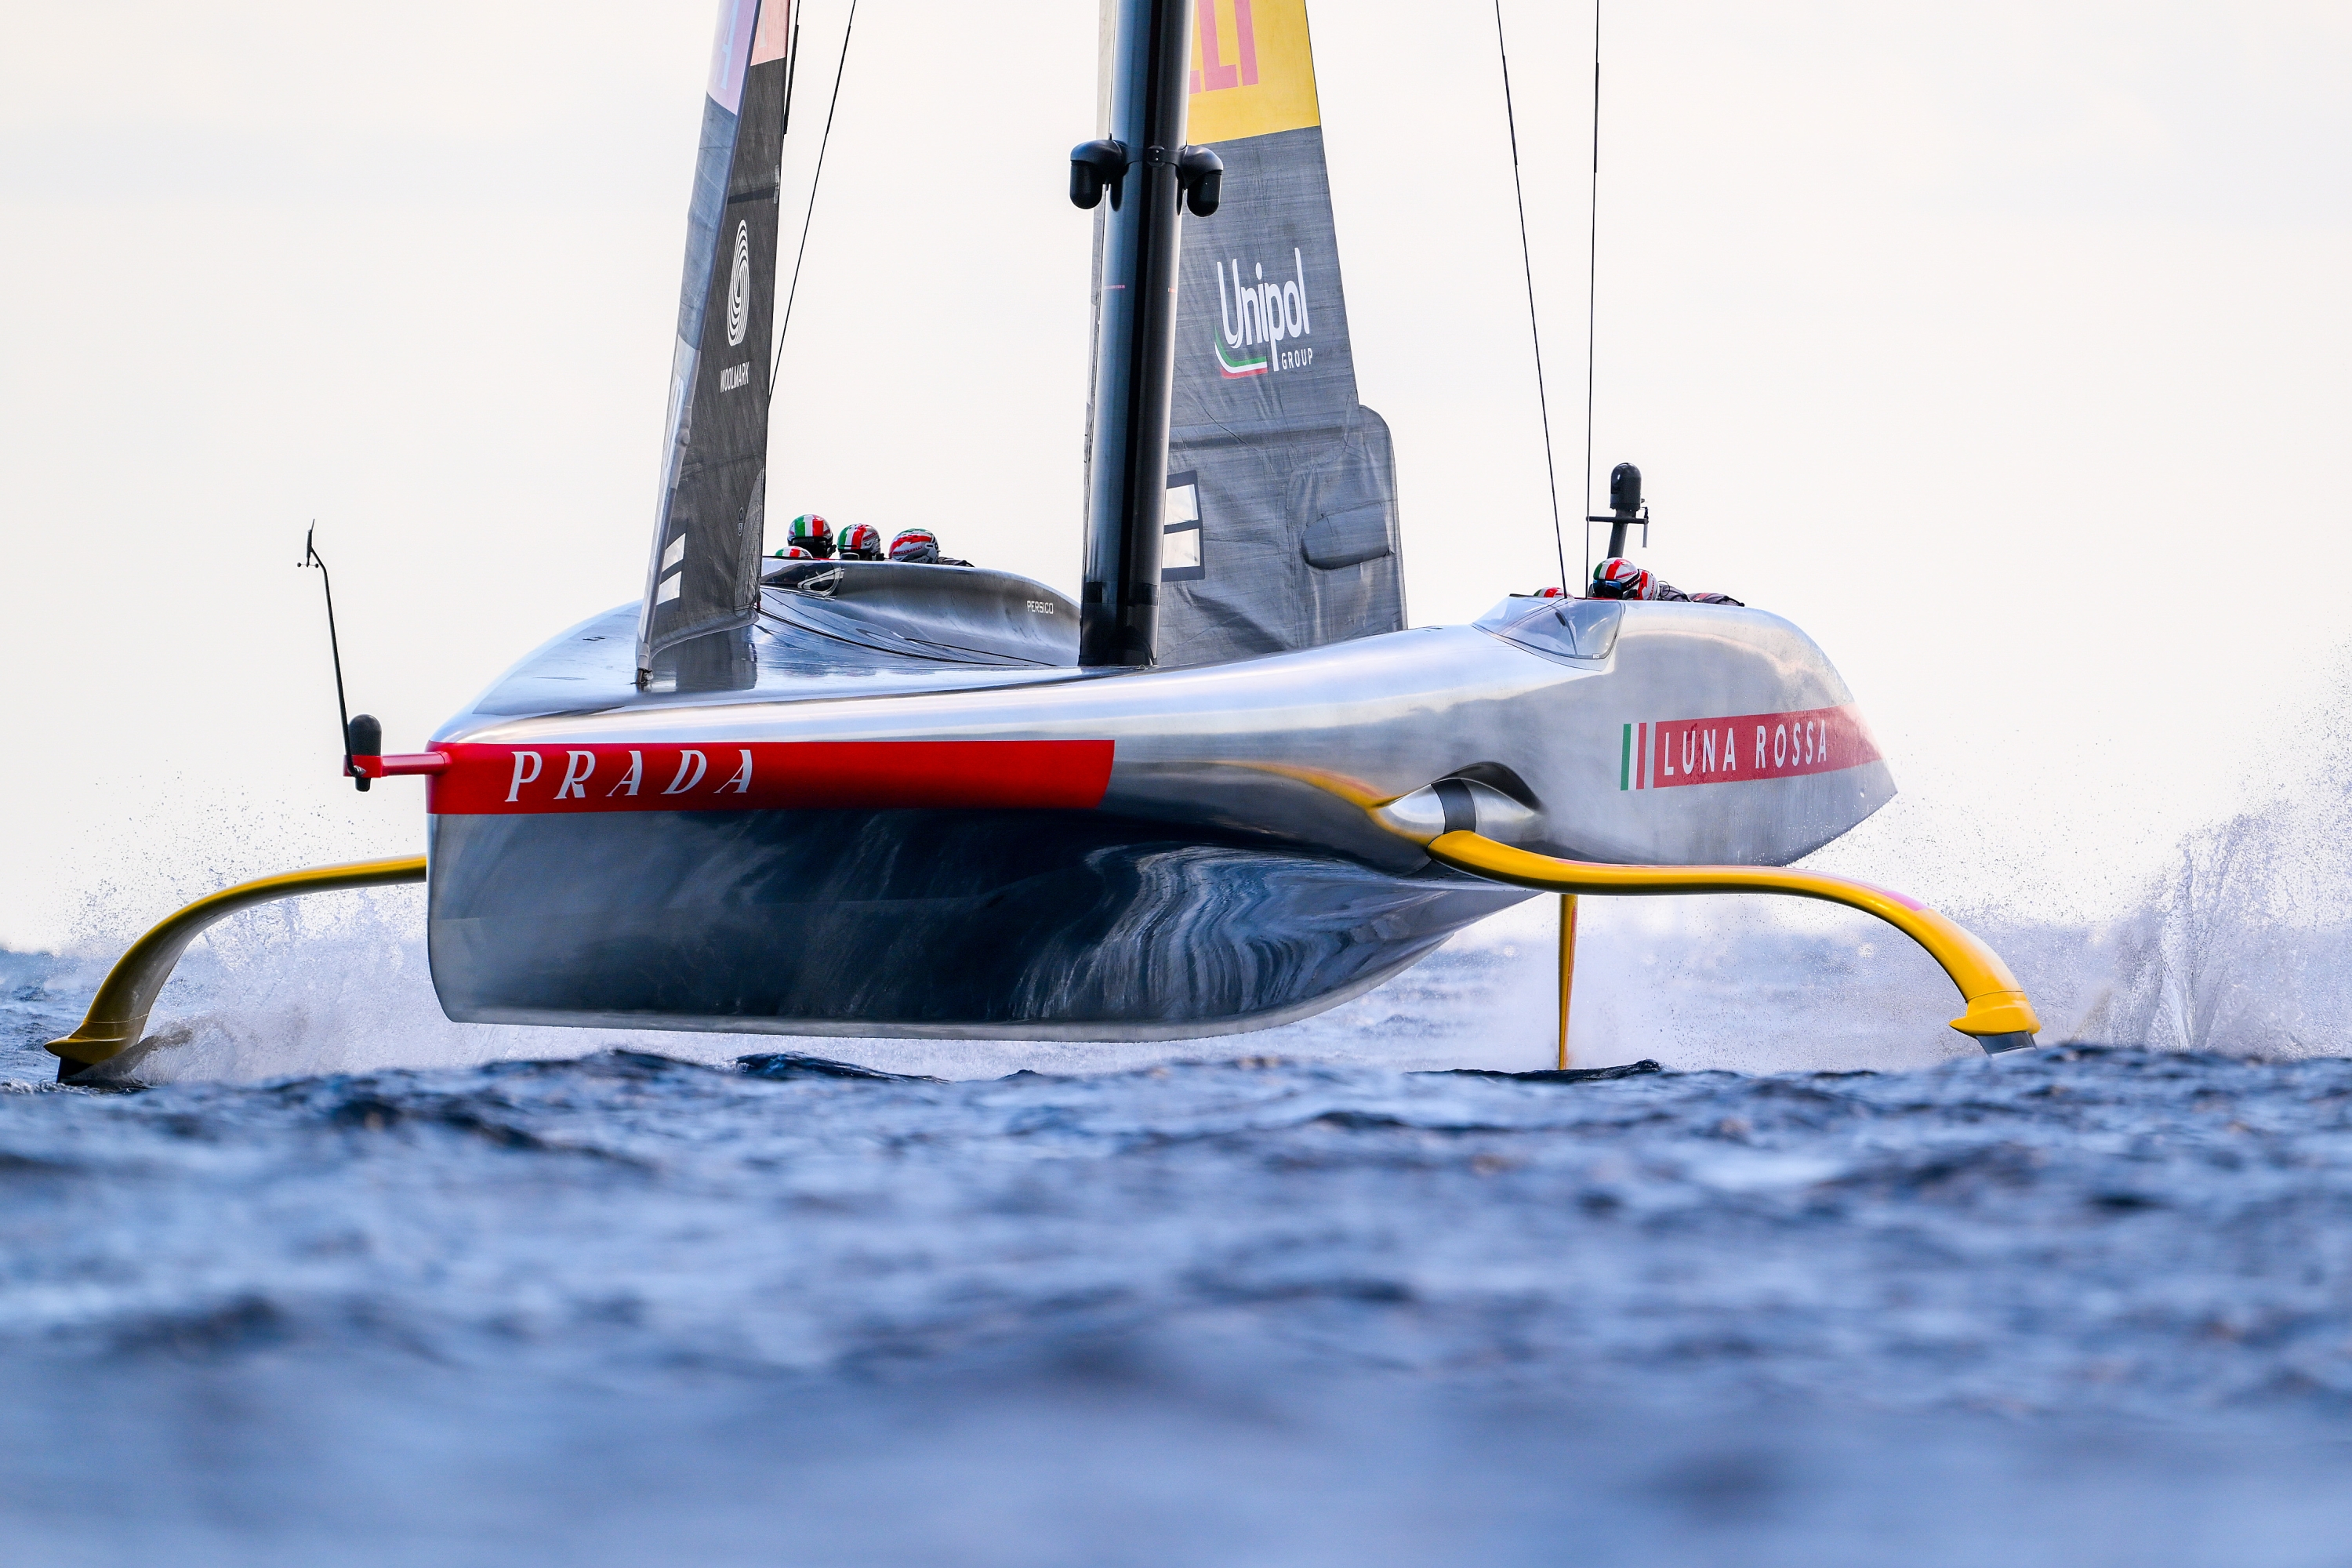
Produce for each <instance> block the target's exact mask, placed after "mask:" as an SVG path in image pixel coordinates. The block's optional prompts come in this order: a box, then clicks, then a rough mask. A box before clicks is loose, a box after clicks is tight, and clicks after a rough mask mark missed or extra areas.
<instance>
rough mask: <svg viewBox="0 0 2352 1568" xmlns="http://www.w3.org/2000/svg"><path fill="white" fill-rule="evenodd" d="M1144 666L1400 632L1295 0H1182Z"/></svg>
mask: <svg viewBox="0 0 2352 1568" xmlns="http://www.w3.org/2000/svg"><path fill="white" fill-rule="evenodd" d="M1195 15H1196V21H1195V37H1194V42H1193V69H1192V110H1191V121H1190V126H1189V129H1188V131H1187V133H1186V139H1187V140H1188V141H1189V142H1193V143H1195V144H1202V145H1206V146H1208V147H1210V148H1212V149H1213V151H1214V152H1215V153H1217V155H1218V156H1219V157H1220V158H1222V159H1223V162H1224V167H1225V174H1224V193H1223V205H1221V206H1220V207H1219V208H1218V210H1217V212H1216V214H1215V216H1213V217H1209V218H1205V219H1201V218H1196V219H1192V220H1191V221H1189V222H1187V223H1186V224H1185V225H1184V230H1183V256H1182V262H1181V273H1180V283H1179V293H1178V296H1177V298H1178V306H1177V310H1178V317H1177V328H1176V373H1175V405H1174V418H1173V421H1172V426H1173V427H1172V430H1171V439H1170V444H1169V458H1168V468H1169V475H1168V487H1169V496H1168V514H1167V537H1166V541H1165V543H1164V545H1163V548H1162V551H1161V555H1160V582H1161V588H1160V652H1159V661H1160V664H1162V665H1198V664H1213V663H1218V662H1222V661H1223V660H1227V659H1235V658H1252V657H1254V656H1255V655H1259V654H1268V653H1280V652H1283V651H1285V650H1287V649H1292V648H1304V647H1318V646H1319V645H1322V644H1325V643H1333V642H1340V641H1344V640H1346V639H1348V638H1350V637H1369V636H1371V635H1373V634H1375V633H1379V632H1391V631H1398V630H1401V629H1402V627H1403V626H1404V586H1403V580H1402V572H1401V570H1400V567H1401V564H1402V563H1401V561H1400V558H1399V552H1398V539H1397V506H1396V460H1395V458H1394V455H1393V453H1392V451H1391V447H1390V444H1389V430H1388V426H1387V424H1386V423H1385V422H1384V421H1382V419H1381V416H1379V415H1377V414H1375V413H1373V412H1372V411H1371V410H1370V409H1369V408H1366V407H1364V406H1363V405H1361V404H1360V403H1358V402H1357V401H1356V367H1355V357H1354V355H1353V353H1351V352H1350V351H1349V341H1348V306H1347V300H1346V298H1345V296H1344V295H1343V294H1342V293H1341V291H1340V287H1339V244H1338V241H1337V238H1336V237H1335V235H1334V232H1333V226H1332V219H1331V185H1330V180H1329V177H1328V174H1326V173H1325V169H1324V163H1323V130H1322V117H1321V113H1320V110H1319V108H1318V104H1317V101H1316V95H1315V62H1314V58H1313V55H1312V52H1311V50H1310V49H1309V47H1308V41H1307V5H1306V0H1197V5H1196V6H1195Z"/></svg>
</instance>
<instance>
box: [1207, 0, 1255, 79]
mask: <svg viewBox="0 0 2352 1568" xmlns="http://www.w3.org/2000/svg"><path fill="white" fill-rule="evenodd" d="M1196 14H1197V16H1198V17H1199V25H1200V29H1201V68H1200V69H1199V70H1196V71H1194V72H1193V73H1192V90H1193V91H1194V92H1223V90H1224V89H1227V88H1229V87H1255V86H1256V85H1257V27H1256V25H1255V23H1254V22H1253V21H1252V20H1251V17H1250V0H1233V3H1232V4H1231V5H1223V4H1220V3H1219V0H1201V5H1200V8H1199V10H1198V12H1197V13H1196ZM1225 16H1231V17H1232V18H1233V19H1234V34H1233V37H1234V60H1233V63H1231V64H1230V65H1229V64H1227V63H1226V61H1225V58H1224V46H1223V42H1222V41H1221V40H1220V39H1219V37H1218V36H1217V35H1218V33H1219V32H1220V31H1221V30H1222V29H1221V27H1220V26H1219V24H1220V22H1221V21H1222V19H1223V17H1225Z"/></svg>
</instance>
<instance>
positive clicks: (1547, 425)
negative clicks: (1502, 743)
mask: <svg viewBox="0 0 2352 1568" xmlns="http://www.w3.org/2000/svg"><path fill="white" fill-rule="evenodd" d="M1495 53H1496V56H1498V57H1499V58H1501V60H1502V62H1503V122H1504V123H1505V124H1506V125H1507V126H1508V127H1510V132H1511V195H1513V196H1514V197H1515V198H1516V199H1517V202H1518V205H1519V265H1520V267H1521V268H1524V269H1525V270H1526V272H1527V275H1528V342H1530V343H1531V344H1533V345H1534V348H1535V354H1536V410H1537V412H1538V414H1539V415H1540V416H1542V419H1543V444H1544V480H1545V482H1546V484H1548V485H1549V487H1550V489H1551V542H1552V549H1553V551H1554V552H1556V553H1557V554H1558V555H1559V585H1560V591H1561V592H1563V593H1565V592H1567V591H1568V590H1569V588H1570V583H1569V580H1568V540H1567V536H1566V535H1565V534H1563V533H1562V532H1561V531H1560V526H1559V468H1558V467H1557V466H1556V465H1555V464H1554V462H1553V461H1552V455H1551V404H1550V401H1549V399H1548V398H1546V396H1545V395H1544V373H1543V331H1542V329H1541V328H1540V327H1539V326H1538V324H1537V321H1536V264H1535V258H1534V255H1533V253H1532V252H1531V251H1530V250H1529V249H1528V193H1527V190H1526V188H1525V186H1524V185H1523V184H1521V183H1520V180H1519V120H1518V114H1517V110H1515V109H1514V108H1513V107H1512V104H1511V52H1510V50H1509V49H1508V48H1507V47H1505V45H1504V42H1503V0H1495ZM1589 401H1590V400H1589V399H1588V402H1589ZM1585 462H1586V466H1587V468H1588V469H1589V468H1590V467H1591V458H1589V457H1588V458H1586V459H1585ZM1591 488H1592V486H1591V477H1590V475H1589V473H1588V476H1587V478H1586V481H1585V489H1586V491H1587V492H1588V493H1590V491H1591ZM1584 534H1585V553H1586V554H1587V555H1590V554H1591V552H1592V525H1591V523H1589V522H1588V523H1586V524H1585V525H1584Z"/></svg>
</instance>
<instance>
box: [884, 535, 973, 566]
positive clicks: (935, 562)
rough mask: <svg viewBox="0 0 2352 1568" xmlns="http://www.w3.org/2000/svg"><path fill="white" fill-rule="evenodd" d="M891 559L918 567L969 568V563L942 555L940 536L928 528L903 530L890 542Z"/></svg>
mask: <svg viewBox="0 0 2352 1568" xmlns="http://www.w3.org/2000/svg"><path fill="white" fill-rule="evenodd" d="M890 559H891V560H893V561H900V562H906V563H910V564H913V565H918V566H969V565H971V562H969V561H958V560H956V559H955V558H954V557H952V556H948V555H942V554H940V536H939V535H938V534H936V533H933V532H932V531H930V530H929V529H928V528H902V529H900V530H899V531H898V537H896V538H894V539H893V540H891V541H890Z"/></svg>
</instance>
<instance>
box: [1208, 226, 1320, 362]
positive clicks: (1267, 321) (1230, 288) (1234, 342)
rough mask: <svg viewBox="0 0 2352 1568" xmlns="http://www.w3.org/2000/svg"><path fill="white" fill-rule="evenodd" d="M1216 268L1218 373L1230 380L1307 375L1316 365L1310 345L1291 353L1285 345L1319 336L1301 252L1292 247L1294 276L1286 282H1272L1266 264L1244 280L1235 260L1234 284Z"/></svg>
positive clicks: (1257, 266) (1221, 266) (1220, 265)
mask: <svg viewBox="0 0 2352 1568" xmlns="http://www.w3.org/2000/svg"><path fill="white" fill-rule="evenodd" d="M1214 265H1215V267H1216V269H1217V321H1218V325H1219V327H1220V328H1221V329H1222V331H1221V335H1220V341H1219V342H1218V343H1217V368H1218V369H1219V370H1220V371H1222V372H1223V374H1224V375H1225V377H1226V379H1227V380H1232V379H1234V378H1236V377H1239V376H1244V375H1264V374H1266V372H1268V371H1270V370H1304V369H1305V368H1306V367H1307V366H1308V365H1310V364H1313V363H1315V350H1314V348H1313V347H1312V346H1311V345H1309V346H1301V347H1297V348H1288V349H1286V348H1284V347H1283V346H1282V345H1283V344H1284V343H1285V342H1296V341H1297V340H1298V339H1301V338H1305V337H1309V336H1311V335H1313V333H1314V331H1315V314H1314V311H1313V310H1310V309H1309V308H1308V300H1307V262H1306V259H1305V258H1302V257H1301V256H1300V255H1299V253H1298V248H1297V247H1296V246H1293V247H1291V251H1290V271H1291V275H1290V276H1289V277H1287V278H1279V277H1277V278H1273V279H1269V278H1267V277H1266V275H1265V263H1263V262H1259V263H1256V264H1255V265H1254V266H1253V267H1252V268H1250V272H1249V275H1248V276H1247V277H1246V278H1244V276H1243V274H1242V264H1241V262H1240V261H1239V260H1238V259H1236V260H1234V263H1233V277H1232V279H1230V281H1229V280H1228V279H1226V277H1225V263H1224V262H1222V261H1220V262H1216V263H1214Z"/></svg>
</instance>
